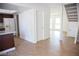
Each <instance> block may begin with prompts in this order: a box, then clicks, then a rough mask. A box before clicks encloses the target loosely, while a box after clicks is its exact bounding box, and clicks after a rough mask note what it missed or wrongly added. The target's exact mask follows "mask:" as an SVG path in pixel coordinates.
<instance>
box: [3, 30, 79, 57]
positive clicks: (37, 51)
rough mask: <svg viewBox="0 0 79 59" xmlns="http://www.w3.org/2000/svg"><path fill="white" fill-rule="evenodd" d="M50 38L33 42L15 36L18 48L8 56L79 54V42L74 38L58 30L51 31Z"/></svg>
mask: <svg viewBox="0 0 79 59" xmlns="http://www.w3.org/2000/svg"><path fill="white" fill-rule="evenodd" d="M50 34H51V35H50V39H47V40H43V41H39V42H38V43H37V44H32V43H30V42H28V41H25V40H22V39H19V38H15V44H16V50H15V51H12V52H9V53H6V54H4V55H7V56H79V44H74V38H70V37H67V36H66V35H64V34H63V33H62V35H61V33H60V32H58V31H54V32H51V33H50Z"/></svg>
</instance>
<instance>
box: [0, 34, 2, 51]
mask: <svg viewBox="0 0 79 59" xmlns="http://www.w3.org/2000/svg"><path fill="white" fill-rule="evenodd" d="M1 50H2V36H1V35H0V51H1Z"/></svg>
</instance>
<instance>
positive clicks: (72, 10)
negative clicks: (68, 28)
mask: <svg viewBox="0 0 79 59" xmlns="http://www.w3.org/2000/svg"><path fill="white" fill-rule="evenodd" d="M65 9H66V13H67V17H68V21H69V22H78V15H77V4H76V3H73V4H67V5H65Z"/></svg>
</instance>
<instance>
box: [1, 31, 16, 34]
mask: <svg viewBox="0 0 79 59" xmlns="http://www.w3.org/2000/svg"><path fill="white" fill-rule="evenodd" d="M11 33H13V34H14V33H15V32H5V31H1V32H0V35H6V34H11Z"/></svg>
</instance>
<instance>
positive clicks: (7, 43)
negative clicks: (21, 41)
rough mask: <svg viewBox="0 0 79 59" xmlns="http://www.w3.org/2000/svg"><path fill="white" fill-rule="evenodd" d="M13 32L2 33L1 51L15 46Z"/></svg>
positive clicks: (0, 37) (0, 38)
mask: <svg viewBox="0 0 79 59" xmlns="http://www.w3.org/2000/svg"><path fill="white" fill-rule="evenodd" d="M14 46H15V45H14V36H13V34H5V35H0V51H3V50H7V49H9V48H12V47H14Z"/></svg>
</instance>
